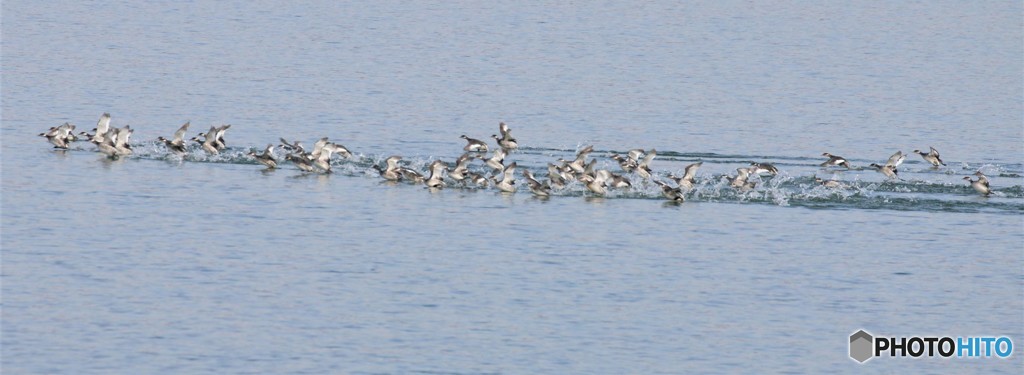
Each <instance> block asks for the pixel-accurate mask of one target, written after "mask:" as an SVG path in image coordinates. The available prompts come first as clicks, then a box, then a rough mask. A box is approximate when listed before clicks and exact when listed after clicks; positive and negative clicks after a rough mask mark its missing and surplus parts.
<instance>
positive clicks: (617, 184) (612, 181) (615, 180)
mask: <svg viewBox="0 0 1024 375" xmlns="http://www.w3.org/2000/svg"><path fill="white" fill-rule="evenodd" d="M608 175H609V176H608V179H607V181H606V183H607V185H608V186H609V187H613V188H617V189H624V188H628V187H631V186H633V183H631V182H630V181H629V179H628V178H626V177H623V176H622V175H618V174H615V173H612V172H611V171H609V172H608Z"/></svg>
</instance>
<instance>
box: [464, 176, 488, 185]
mask: <svg viewBox="0 0 1024 375" xmlns="http://www.w3.org/2000/svg"><path fill="white" fill-rule="evenodd" d="M466 180H467V181H469V182H472V183H473V184H475V185H476V186H479V187H487V184H489V183H490V181H488V180H487V177H484V175H482V174H479V173H475V172H470V173H467V174H466Z"/></svg>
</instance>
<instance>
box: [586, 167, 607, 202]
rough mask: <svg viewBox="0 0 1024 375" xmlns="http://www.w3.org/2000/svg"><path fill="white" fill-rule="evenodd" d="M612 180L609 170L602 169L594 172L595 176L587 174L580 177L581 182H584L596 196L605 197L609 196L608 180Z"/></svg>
mask: <svg viewBox="0 0 1024 375" xmlns="http://www.w3.org/2000/svg"><path fill="white" fill-rule="evenodd" d="M610 178H611V173H610V172H608V171H607V170H604V169H600V170H597V171H595V172H594V174H593V175H590V174H585V175H582V176H580V182H583V183H584V184H585V186H586V187H587V190H590V191H591V192H593V193H594V194H597V195H600V196H604V195H605V194H608V185H607V182H608V179H610Z"/></svg>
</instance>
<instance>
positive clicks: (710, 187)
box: [71, 142, 1024, 215]
mask: <svg viewBox="0 0 1024 375" xmlns="http://www.w3.org/2000/svg"><path fill="white" fill-rule="evenodd" d="M583 146H584V145H583V144H580V145H578V146H577V148H576V149H554V148H536V147H524V148H521V149H520V150H516V151H514V152H513V153H512V154H511V155H509V156H508V158H507V159H506V164H507V163H509V162H510V161H513V160H514V161H516V162H517V164H518V165H519V168H520V169H529V170H530V171H531V172H533V173H534V174H535V175H537V177H538V178H539V179H543V178H546V176H547V163H549V162H554V161H555V160H557V159H559V158H563V159H572V158H573V157H574V156H575V153H576V151H577V150H578V149H580V148H582V147H583ZM132 147H133V150H134V153H133V154H132V155H129V156H126V158H136V159H143V160H159V161H165V162H171V163H223V164H244V165H253V166H254V167H260V168H262V166H260V165H259V163H257V162H256V161H255V159H254V158H252V157H251V156H249V155H248V153H250V152H256V153H259V152H262V151H263V147H255V146H247V147H238V146H233V147H228V148H226V149H225V150H223V151H221V152H220V153H219V154H217V155H209V154H207V153H206V152H205V151H203V150H202V148H201V147H199V145H197V144H190V145H189V146H188V148H187V152H186V153H185V154H183V155H178V154H175V153H173V152H171V151H170V150H168V149H167V147H166V146H164V145H163V144H162V143H160V142H142V143H138V144H132ZM71 151H73V152H93V151H95V150H94V148H93V147H92V146H91V145H85V146H78V145H76V147H73V148H72V149H71ZM625 152H628V150H627V151H621V150H594V151H593V152H592V154H591V157H592V158H597V159H598V168H599V169H608V170H611V171H615V172H621V171H620V170H619V166H618V164H617V163H615V162H614V161H612V160H610V159H608V156H609V155H611V154H615V153H618V154H624V153H625ZM274 156H275V157H276V158H277V159H278V160H279V163H280V167H279V168H280V170H279V172H280V173H303V172H300V171H298V170H297V169H296V168H295V167H294V166H291V165H290V163H288V162H285V161H284V159H285V152H284V151H283V150H280V148H275V151H274ZM389 156H391V154H379V155H378V154H371V155H366V154H360V153H356V154H354V155H353V156H352V157H350V158H340V157H335V158H334V159H332V161H331V167H332V171H333V173H334V174H336V175H345V176H353V177H362V178H379V176H378V174H377V172H376V170H374V169H373V166H374V165H382V164H383V162H384V159H386V158H387V157H389ZM457 156H458V155H455V156H442V157H436V156H416V155H405V156H404V157H403V159H402V161H401V164H402V165H403V166H406V167H409V168H412V169H415V170H419V171H421V172H423V173H424V174H426V172H427V166H428V165H429V164H430V163H431V162H433V161H434V160H443V161H446V162H447V163H448V164H449V166H450V167H451V166H454V160H455V158H456V157H457ZM696 161H701V162H704V163H705V166H704V167H702V169H701V171H702V172H701V173H698V175H697V178H696V179H695V186H694V188H693V189H691V190H690V191H688V192H686V199H687V201H689V202H708V203H731V204H765V205H775V206H783V207H787V206H788V207H806V208H812V209H869V210H874V209H887V210H900V211H924V212H988V213H998V214H1015V215H1019V214H1024V185H1022V182H1024V181H1022V180H1024V178H1022V177H1021V176H1022V175H1024V165H1022V164H1021V163H969V162H961V163H958V165H953V164H952V163H950V164H951V165H950V166H949V167H947V168H941V169H937V168H932V167H931V166H930V165H927V164H925V163H923V162H921V163H914V162H909V161H908V162H907V163H905V164H904V165H903V166H902V167H901V168H900V173H901V174H900V176H901V179H899V180H885V179H880V177H879V176H880V175H879V174H877V172H875V171H874V170H873V169H861V168H853V169H851V170H845V169H831V170H826V169H821V168H820V167H819V166H818V164H819V163H820V162H821V161H822V160H821V158H820V157H794V156H771V155H724V154H714V153H699V152H692V153H687V152H678V151H671V150H669V151H659V152H658V157H657V159H656V160H655V164H656V165H655V168H654V169H655V173H654V176H653V178H654V179H658V180H662V181H669V179H668V176H669V175H670V174H671V175H681V174H682V169H683V167H685V165H686V164H689V163H692V162H696ZM753 161H771V162H774V163H775V165H776V166H777V167H779V169H781V170H782V171H781V172H780V173H779V174H778V175H776V176H751V177H750V181H753V182H755V183H756V187H755V188H754V189H751V190H749V191H740V190H737V189H735V188H733V187H731V186H730V185H729V177H730V176H731V175H734V174H735V172H734V171H735V169H736V168H737V167H745V166H746V165H748V164H749V163H750V162H753ZM851 162H856V163H860V164H867V163H868V161H867V160H860V161H857V160H852V161H851ZM908 164H909V165H908ZM471 170H472V171H474V172H477V173H482V174H484V175H486V176H491V175H493V174H494V172H493V170H491V169H490V168H488V167H486V166H483V165H482V163H481V162H480V161H474V163H473V166H472V167H471ZM978 170H980V171H982V172H983V173H985V174H986V175H988V176H990V179H997V181H993V194H992V195H991V196H989V197H982V196H979V195H978V194H977V193H976V192H975V191H974V190H973V189H972V188H971V187H970V186H969V184H967V183H965V182H964V181H963V180H962V176H966V175H970V174H973V173H974V172H975V171H978ZM624 176H625V177H627V178H628V179H629V180H630V181H631V182H632V186H631V187H628V188H624V189H609V193H608V194H606V195H605V196H604V198H606V199H650V200H662V199H664V198H663V197H662V194H661V189H660V187H658V186H657V185H656V184H654V183H651V182H650V181H646V180H644V179H643V178H641V177H640V176H638V175H636V174H635V173H631V174H624ZM815 177H822V178H826V177H827V178H832V179H837V180H839V181H841V182H842V186H840V187H838V188H828V187H825V186H822V185H821V184H819V183H817V182H816V181H815ZM516 178H517V184H518V185H519V186H520V190H519V191H520V194H530V193H529V191H528V190H527V189H526V188H525V186H526V183H525V181H519V180H520V179H521V178H522V177H521V176H520V175H518V174H517V175H516ZM396 185H399V186H400V185H407V184H405V183H399V184H396ZM448 187H449V188H454V189H479V188H480V187H477V186H471V185H463V184H459V183H453V182H450V183H449V186H448ZM593 195H594V194H593V193H591V192H590V191H589V190H587V188H586V187H585V186H584V185H583V184H581V183H579V182H577V181H574V182H571V183H570V184H568V185H567V186H566V187H565V188H563V189H556V190H554V191H553V192H552V196H556V197H557V196H565V197H581V196H582V197H590V196H593Z"/></svg>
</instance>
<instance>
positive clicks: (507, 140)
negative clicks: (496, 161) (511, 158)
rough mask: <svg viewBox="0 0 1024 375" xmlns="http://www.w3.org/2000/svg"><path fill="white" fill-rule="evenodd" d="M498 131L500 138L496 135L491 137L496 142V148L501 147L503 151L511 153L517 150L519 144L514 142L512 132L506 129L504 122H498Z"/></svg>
mask: <svg viewBox="0 0 1024 375" xmlns="http://www.w3.org/2000/svg"><path fill="white" fill-rule="evenodd" d="M498 131H499V132H500V133H501V137H500V138H499V137H498V136H497V135H492V136H491V137H494V139H495V140H497V141H498V146H501V148H503V149H505V151H511V150H515V149H517V148H519V142H518V141H516V139H515V137H512V131H511V130H509V129H508V125H506V124H505V123H504V122H499V123H498Z"/></svg>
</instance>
